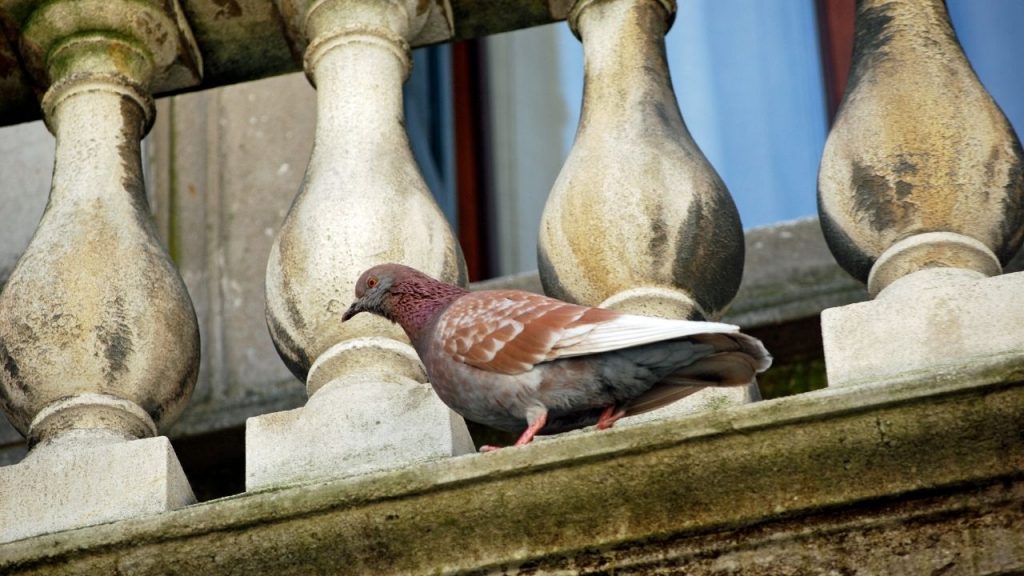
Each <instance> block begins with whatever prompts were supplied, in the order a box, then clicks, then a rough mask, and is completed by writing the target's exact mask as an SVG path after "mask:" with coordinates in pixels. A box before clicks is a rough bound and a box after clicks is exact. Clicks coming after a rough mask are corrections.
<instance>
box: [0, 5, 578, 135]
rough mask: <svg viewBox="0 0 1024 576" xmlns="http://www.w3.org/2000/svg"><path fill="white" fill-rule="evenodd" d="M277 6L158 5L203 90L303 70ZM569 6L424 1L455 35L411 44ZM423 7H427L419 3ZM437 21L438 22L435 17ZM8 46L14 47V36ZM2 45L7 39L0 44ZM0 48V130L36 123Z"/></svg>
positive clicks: (505, 25)
mask: <svg viewBox="0 0 1024 576" xmlns="http://www.w3.org/2000/svg"><path fill="white" fill-rule="evenodd" d="M278 2H280V0H216V1H213V2H211V1H209V0H176V1H175V2H160V4H169V5H180V10H181V13H182V14H183V15H184V18H185V20H187V22H188V25H189V27H190V28H191V30H192V32H193V34H194V38H195V43H196V45H197V46H198V47H199V51H200V52H201V53H202V55H203V72H204V73H203V79H202V85H201V88H213V87H216V86H223V85H225V84H232V83H237V82H244V81H247V80H257V79H260V78H265V77H267V76H273V75H277V74H285V73H288V72H295V71H297V70H301V62H302V55H301V53H298V54H296V53H293V52H292V50H291V48H290V46H289V42H288V39H287V36H286V33H285V22H286V21H288V20H290V19H292V18H293V17H294V14H291V13H289V12H288V8H287V6H283V7H282V9H281V10H280V11H279V10H278V8H277V7H276V6H275V4H276V3H278ZM570 3H571V0H445V1H444V2H443V3H442V2H441V1H440V0H434V1H432V2H430V4H431V5H437V6H438V10H437V11H440V10H443V12H444V13H445V14H450V15H451V23H452V25H453V26H454V29H453V30H452V29H450V28H449V26H448V25H447V23H446V22H444V20H446V18H443V17H437V18H434V19H433V21H432V22H429V23H428V26H426V27H425V28H426V30H425V33H424V34H421V35H420V36H418V37H417V38H414V39H413V45H415V46H419V45H423V44H429V43H434V42H439V41H442V40H444V39H446V38H447V39H450V40H461V39H465V38H475V37H478V36H487V35H491V34H498V33H500V32H506V31H509V30H517V29H521V28H527V27H530V26H537V25H540V24H547V23H549V22H553V21H555V20H562V19H564V18H565V17H566V14H567V13H568V11H569V5H570ZM37 4H38V2H35V1H34V0H6V1H5V2H3V3H2V4H0V17H2V18H4V19H6V20H8V21H12V22H18V21H20V20H21V19H22V18H23V17H24V13H25V12H26V11H27V10H30V9H31V8H32V7H33V6H35V5H37ZM419 4H420V5H426V4H427V3H426V2H419ZM439 16H440V15H439ZM13 32H14V34H13V36H14V38H12V40H11V41H12V42H13V43H14V44H17V39H18V38H17V29H15V30H13ZM5 40H6V39H5ZM6 44H7V43H6V42H4V41H0V56H3V57H7V58H10V61H12V62H13V63H14V64H13V65H11V66H6V67H4V68H2V69H0V125H7V124H13V123H16V122H24V121H27V120H34V119H36V118H39V117H40V110H39V108H38V106H37V105H36V102H35V101H34V99H33V98H31V91H30V90H29V87H28V79H27V78H25V77H23V75H22V67H21V66H18V65H17V62H16V61H14V57H15V56H16V54H17V53H16V52H15V51H14V50H11V49H9V48H8V47H7V46H6Z"/></svg>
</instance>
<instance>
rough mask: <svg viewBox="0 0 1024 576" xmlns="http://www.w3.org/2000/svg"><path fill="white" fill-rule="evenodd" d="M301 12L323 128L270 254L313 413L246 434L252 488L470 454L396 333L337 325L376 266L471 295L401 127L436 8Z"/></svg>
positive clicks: (273, 325)
mask: <svg viewBox="0 0 1024 576" xmlns="http://www.w3.org/2000/svg"><path fill="white" fill-rule="evenodd" d="M293 8H294V9H295V10H297V11H298V12H300V13H304V14H305V18H304V19H302V20H301V25H297V26H296V29H295V30H294V31H293V32H294V34H295V36H296V37H297V38H302V39H303V40H302V41H301V42H300V43H301V44H302V45H304V46H305V67H306V73H307V74H308V76H309V78H310V80H311V81H312V82H313V83H314V84H315V85H316V88H317V128H316V137H315V140H314V145H313V154H312V157H311V158H310V161H309V166H308V168H307V169H306V176H305V179H304V183H303V189H302V190H301V191H300V192H299V195H298V196H297V197H296V199H295V202H294V204H293V205H292V208H291V210H290V211H289V213H288V217H287V218H286V219H285V222H284V225H283V226H282V228H281V231H280V233H279V234H278V237H277V240H276V242H275V243H274V246H273V247H272V248H271V251H270V260H269V263H268V264H267V324H268V326H269V327H270V333H271V336H272V337H273V339H274V344H275V346H276V347H277V350H278V352H279V353H280V354H281V357H282V358H283V359H284V361H285V363H286V364H287V365H288V366H289V368H291V370H292V372H293V373H294V374H295V375H296V377H298V378H299V379H300V380H303V381H305V382H306V390H307V392H308V394H309V398H310V401H309V403H308V404H307V405H306V406H305V407H304V408H302V409H300V410H294V411H291V412H286V413H278V414H268V415H266V416H261V417H258V418H253V419H250V420H249V422H248V425H247V450H246V487H247V488H248V489H255V488H260V487H265V486H269V485H272V484H274V483H288V482H296V481H302V480H309V479H311V478H316V477H322V476H327V477H331V476H337V475H339V474H357V473H363V472H367V471H370V470H375V469H379V468H386V467H395V466H400V465H404V464H409V463H411V462H416V461H421V460H425V459H430V458H435V457H439V456H442V455H448V456H451V455H454V454H462V453H465V452H470V451H472V450H473V444H472V441H471V440H470V438H469V432H468V431H467V430H466V425H465V423H464V422H463V421H462V419H461V418H460V417H459V416H458V415H456V414H455V413H453V412H451V411H450V410H449V409H448V408H447V407H446V406H445V405H444V404H442V403H441V402H440V400H439V399H438V398H437V397H436V396H435V395H434V394H433V392H432V390H431V389H430V387H429V385H428V384H427V383H426V374H425V372H424V371H423V367H422V365H421V364H420V361H419V358H418V357H417V356H416V352H415V350H413V348H412V346H410V345H409V343H408V339H407V338H406V337H405V335H404V334H403V333H402V331H401V329H400V328H398V327H397V326H396V325H394V324H392V323H390V322H388V321H387V320H384V319H383V318H378V317H369V316H370V315H363V316H361V317H359V318H356V319H354V320H353V321H352V322H348V323H345V324H342V322H341V315H342V314H343V313H344V312H345V310H346V309H347V308H348V304H349V303H350V302H351V299H352V297H353V294H354V293H355V283H356V280H357V279H358V278H359V275H360V274H361V273H362V271H363V270H365V269H367V268H369V267H371V266H373V265H374V264H377V263H380V262H401V263H405V264H407V265H410V266H413V267H415V268H418V269H421V270H424V271H425V272H427V273H428V274H432V275H434V276H436V277H439V278H443V279H444V280H446V281H449V282H452V283H460V284H465V283H466V265H465V262H464V261H463V259H462V251H461V250H460V249H459V247H458V244H457V243H456V242H455V238H454V237H453V235H452V233H451V230H450V229H449V228H448V224H447V223H446V221H445V219H444V215H442V214H441V211H440V209H439V208H438V207H437V205H436V204H435V203H434V200H433V198H432V197H431V196H430V191H429V190H428V189H427V186H426V184H425V183H424V181H423V177H422V176H421V175H420V173H419V170H418V168H417V167H416V164H415V161H414V160H413V157H412V152H411V151H410V149H409V142H408V138H407V136H406V134H405V128H404V122H403V119H402V91H401V85H402V82H404V81H405V78H406V76H407V75H408V73H409V68H410V60H409V44H408V41H409V40H410V39H412V38H414V37H416V36H417V35H418V34H420V33H421V30H422V29H423V27H424V26H425V25H426V24H427V23H429V22H433V20H434V19H435V18H437V17H438V16H435V14H436V10H437V9H436V8H430V7H429V6H428V7H424V6H423V4H422V3H416V2H413V1H411V0H408V1H405V0H403V1H394V2H380V1H378V0H362V1H355V2H342V1H338V0H324V1H319V2H302V3H298V5H293ZM441 20H442V25H443V22H444V18H443V14H442V15H441Z"/></svg>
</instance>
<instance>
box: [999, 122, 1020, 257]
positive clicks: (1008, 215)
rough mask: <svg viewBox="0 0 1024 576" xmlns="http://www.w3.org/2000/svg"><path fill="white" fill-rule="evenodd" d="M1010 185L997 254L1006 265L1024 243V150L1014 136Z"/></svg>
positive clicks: (1004, 201)
mask: <svg viewBox="0 0 1024 576" xmlns="http://www.w3.org/2000/svg"><path fill="white" fill-rule="evenodd" d="M1007 182H1008V184H1009V185H1008V186H1007V187H1006V190H1005V194H1006V195H1005V196H1004V198H1003V206H1002V209H1003V230H1002V242H1001V243H1000V245H999V246H997V247H996V256H998V257H999V262H1000V263H1002V264H1003V265H1004V266H1005V265H1006V264H1007V263H1009V262H1010V260H1012V259H1013V257H1014V255H1016V254H1017V252H1018V251H1019V250H1020V248H1021V244H1022V243H1024V151H1022V150H1021V145H1020V141H1019V140H1017V138H1013V156H1012V159H1011V163H1010V168H1009V170H1008V171H1007Z"/></svg>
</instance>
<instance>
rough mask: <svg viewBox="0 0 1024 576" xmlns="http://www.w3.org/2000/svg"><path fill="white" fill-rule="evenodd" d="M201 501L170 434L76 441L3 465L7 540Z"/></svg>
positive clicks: (2, 533) (0, 497)
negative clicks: (106, 441) (90, 442)
mask: <svg viewBox="0 0 1024 576" xmlns="http://www.w3.org/2000/svg"><path fill="white" fill-rule="evenodd" d="M194 503H195V497H194V496H193V495H192V489H191V488H190V487H189V484H188V480H186V479H185V474H184V473H183V472H182V471H181V465H180V464H178V458H177V457H176V456H175V455H174V450H173V449H172V448H171V443H170V442H169V441H168V440H167V438H166V437H163V436H157V437H155V438H145V439H142V440H133V441H131V442H113V443H110V444H104V445H100V446H88V445H76V444H75V443H74V442H70V443H66V445H64V446H61V447H60V449H56V447H51V448H50V449H48V450H33V452H32V455H31V456H30V457H29V458H27V459H25V460H24V461H22V462H20V463H18V464H15V465H13V466H4V467H0V517H2V518H3V519H4V520H3V522H2V523H0V542H10V541H14V540H20V539H22V538H28V537H30V536H36V535H39V534H46V533H49V532H59V531H61V530H68V529H69V528H78V527H81V526H92V525H95V524H103V523H106V522H112V521H114V520H122V519H125V518H132V517H135V516H144V515H148V514H156V513H159V512H166V511H167V510H173V509H175V508H181V507H184V506H187V505H189V504H194ZM0 556H3V554H0Z"/></svg>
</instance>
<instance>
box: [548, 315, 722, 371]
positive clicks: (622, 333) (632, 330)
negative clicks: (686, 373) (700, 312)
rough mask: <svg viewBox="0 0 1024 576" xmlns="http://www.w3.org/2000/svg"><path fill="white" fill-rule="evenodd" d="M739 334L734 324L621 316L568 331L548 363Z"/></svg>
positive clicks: (556, 346)
mask: <svg viewBox="0 0 1024 576" xmlns="http://www.w3.org/2000/svg"><path fill="white" fill-rule="evenodd" d="M737 332H739V327H738V326H733V325H731V324H721V323H717V322H691V321H689V320H670V319H666V318H655V317H651V316H633V315H629V314H622V315H617V316H615V317H614V318H612V319H610V320H604V321H601V322H594V323H588V324H584V325H579V326H573V327H570V328H567V329H566V330H565V331H564V332H563V335H562V336H561V337H560V338H559V339H558V342H556V343H555V345H554V346H553V347H552V349H551V352H550V353H549V354H548V359H549V360H553V359H555V358H569V357H571V356H583V355H586V354H597V353H600V352H608V351H610V350H619V349H622V348H629V347H632V346H640V345H642V344H650V343H652V342H659V341H662V340H672V339H675V338H684V337H687V336H694V335H697V334H707V333H711V334H710V335H716V334H715V333H723V334H730V335H732V334H733V333H737ZM725 338H727V337H725Z"/></svg>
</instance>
